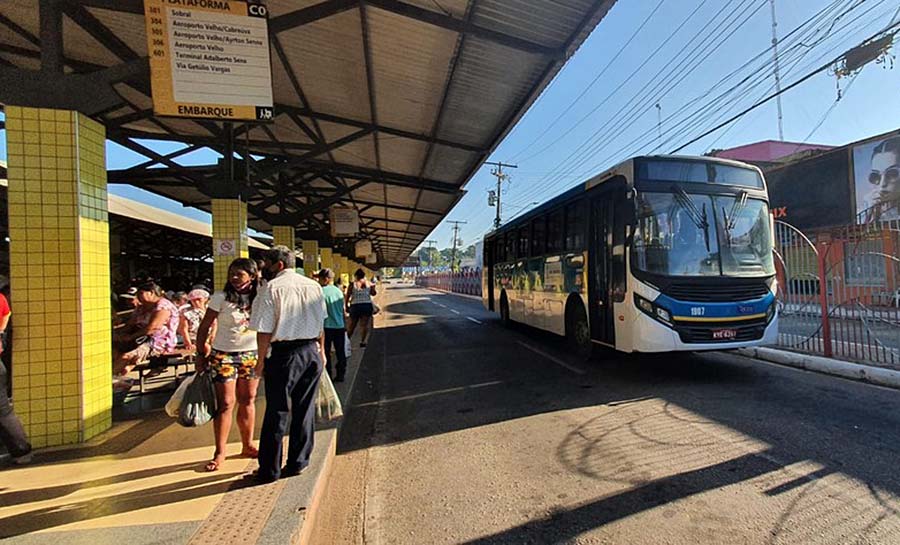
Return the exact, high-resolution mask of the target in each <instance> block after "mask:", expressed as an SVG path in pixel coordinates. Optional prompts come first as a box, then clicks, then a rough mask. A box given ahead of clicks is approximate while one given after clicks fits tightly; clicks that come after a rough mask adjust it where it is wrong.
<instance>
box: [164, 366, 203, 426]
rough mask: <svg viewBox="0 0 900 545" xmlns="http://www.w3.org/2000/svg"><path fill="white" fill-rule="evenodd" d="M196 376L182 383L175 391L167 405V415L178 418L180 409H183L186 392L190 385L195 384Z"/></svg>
mask: <svg viewBox="0 0 900 545" xmlns="http://www.w3.org/2000/svg"><path fill="white" fill-rule="evenodd" d="M195 376H196V375H191V376H189V377H188V378H186V379H184V380H183V381H181V384H179V385H178V388H177V389H176V390H175V393H174V394H172V397H170V398H169V401H168V402H167V403H166V414H167V415H169V416H171V417H172V418H178V409H180V408H181V400H182V399H184V392H186V391H187V387H188V385H190V383H192V382H194V377H195Z"/></svg>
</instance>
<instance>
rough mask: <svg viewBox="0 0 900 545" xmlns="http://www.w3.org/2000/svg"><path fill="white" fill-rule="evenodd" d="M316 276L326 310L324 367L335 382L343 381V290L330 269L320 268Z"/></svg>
mask: <svg viewBox="0 0 900 545" xmlns="http://www.w3.org/2000/svg"><path fill="white" fill-rule="evenodd" d="M318 277H319V284H321V285H322V294H323V295H324V296H325V306H326V310H327V311H328V315H327V316H326V317H325V368H326V369H327V370H328V376H329V377H334V381H335V382H344V374H345V373H346V372H347V353H346V352H345V346H344V341H345V340H346V335H347V330H346V328H345V327H344V292H342V291H341V289H340V288H338V287H337V286H335V285H334V271H332V270H331V269H322V270H321V271H319V274H318ZM332 348H334V351H335V352H336V353H337V374H336V375H335V366H334V365H332V356H331V349H332Z"/></svg>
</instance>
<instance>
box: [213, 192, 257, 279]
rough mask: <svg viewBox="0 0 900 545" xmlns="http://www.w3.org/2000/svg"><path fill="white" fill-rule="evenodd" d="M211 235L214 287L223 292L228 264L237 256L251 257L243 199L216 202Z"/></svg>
mask: <svg viewBox="0 0 900 545" xmlns="http://www.w3.org/2000/svg"><path fill="white" fill-rule="evenodd" d="M212 235H213V283H214V284H215V286H212V287H213V289H215V290H220V289H222V287H223V286H225V282H227V281H228V265H230V264H231V262H232V261H234V260H235V259H236V258H238V257H250V251H249V238H248V235H247V203H245V202H243V201H241V200H240V199H213V200H212ZM223 243H224V244H223Z"/></svg>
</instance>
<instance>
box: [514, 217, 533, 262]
mask: <svg viewBox="0 0 900 545" xmlns="http://www.w3.org/2000/svg"><path fill="white" fill-rule="evenodd" d="M530 230H531V227H530V226H528V225H526V226H525V227H520V228H519V251H518V252H517V253H516V257H517V258H519V259H521V258H524V257H528V247H529V242H528V238H529V237H528V231H530Z"/></svg>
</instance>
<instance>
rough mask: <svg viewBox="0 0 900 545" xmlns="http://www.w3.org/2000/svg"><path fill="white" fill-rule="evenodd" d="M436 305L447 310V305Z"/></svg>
mask: <svg viewBox="0 0 900 545" xmlns="http://www.w3.org/2000/svg"><path fill="white" fill-rule="evenodd" d="M435 305H437V306H439V307H441V308H447V305H442V304H441V303H435Z"/></svg>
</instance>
